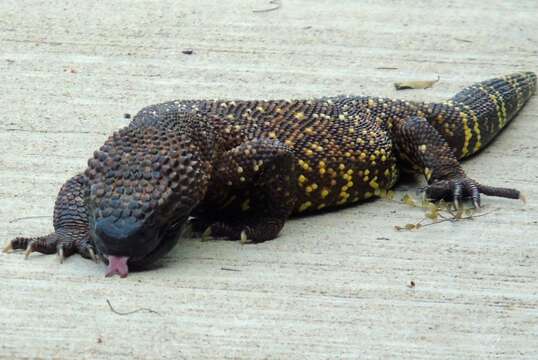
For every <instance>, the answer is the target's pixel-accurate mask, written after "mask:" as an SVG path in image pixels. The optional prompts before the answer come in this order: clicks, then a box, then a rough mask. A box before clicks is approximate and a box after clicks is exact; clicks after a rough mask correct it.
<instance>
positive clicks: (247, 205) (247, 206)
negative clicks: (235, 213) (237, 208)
mask: <svg viewBox="0 0 538 360" xmlns="http://www.w3.org/2000/svg"><path fill="white" fill-rule="evenodd" d="M248 209H250V199H246V200H245V201H243V203H242V204H241V210H243V211H247V210H248Z"/></svg>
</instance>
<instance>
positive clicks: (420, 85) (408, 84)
mask: <svg viewBox="0 0 538 360" xmlns="http://www.w3.org/2000/svg"><path fill="white" fill-rule="evenodd" d="M440 79H441V78H440V77H439V76H437V80H417V81H402V82H397V83H394V87H395V88H396V90H407V89H428V88H431V87H432V86H433V85H434V84H435V83H436V82H438V81H439V80H440Z"/></svg>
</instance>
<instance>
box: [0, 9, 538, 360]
mask: <svg viewBox="0 0 538 360" xmlns="http://www.w3.org/2000/svg"><path fill="white" fill-rule="evenodd" d="M473 3H476V4H474V5H473ZM478 3H479V2H469V1H463V0H455V1H425V0H423V1H420V0H419V1H413V2H407V1H351V0H347V1H344V0H343V1H328V0H327V1H321V0H319V1H315V0H312V1H306V0H302V1H301V0H282V7H281V8H280V9H278V10H275V11H271V12H253V10H259V9H266V8H270V7H272V6H273V5H272V4H270V3H269V2H268V1H239V0H232V1H220V2H218V1H208V0H197V1H192V0H184V1H149V0H148V1H144V0H139V1H126V0H123V1H106V0H97V1H74V0H72V1H58V0H41V1H30V0H24V1H22V0H21V1H15V0H3V1H1V2H0V108H1V109H2V116H1V118H0V154H1V155H0V200H1V204H0V240H1V241H2V242H3V241H7V240H8V239H10V238H13V237H15V236H21V235H41V234H45V233H47V232H49V231H50V230H51V228H52V220H51V214H52V208H53V203H54V199H55V196H56V193H57V191H58V189H59V187H60V186H61V184H62V183H63V182H64V181H65V180H66V179H67V178H69V177H70V176H71V175H73V174H75V173H77V172H78V171H81V170H82V169H83V168H84V166H85V163H86V160H87V158H88V157H89V156H90V155H91V154H92V152H93V150H94V149H96V148H97V147H98V146H99V145H100V144H102V143H103V142H104V140H105V139H106V138H107V136H108V135H109V134H111V133H112V132H113V131H114V130H115V129H118V128H120V127H122V126H124V125H126V124H127V120H125V119H123V114H124V113H133V114H134V113H135V112H136V111H137V110H139V109H140V108H141V107H143V106H145V105H148V104H152V103H156V102H161V101H165V100H170V99H175V98H282V97H310V96H323V95H336V94H342V93H352V94H368V95H382V96H391V97H402V98H406V99H417V100H419V99H420V100H440V99H444V98H447V97H449V96H451V95H453V94H454V93H456V92H457V91H458V90H459V89H461V88H462V87H464V86H466V85H469V84H471V83H473V82H475V81H479V80H484V79H487V78H490V77H493V76H496V75H502V74H506V73H510V72H513V71H517V70H531V71H535V72H536V71H538V3H537V2H536V1H535V0H527V1H525V0H517V1H516V0H513V1H501V0H494V1H488V2H480V3H479V4H478ZM187 49H192V50H193V53H192V54H191V55H188V54H184V53H183V51H184V50H187ZM437 75H439V76H440V78H441V80H440V82H438V83H437V84H436V85H435V86H434V87H433V88H432V89H428V90H410V91H402V92H397V91H395V90H394V88H393V86H392V83H393V82H395V81H401V80H416V79H426V80H427V79H435V78H436V77H437ZM537 132H538V98H537V97H535V98H533V99H532V100H531V101H530V103H529V105H528V106H527V107H526V108H525V109H524V111H523V112H522V113H521V114H520V116H518V118H517V119H516V121H515V122H514V123H512V124H511V125H510V126H509V127H508V128H507V129H506V130H505V131H504V133H503V134H502V135H501V136H500V137H499V138H498V139H497V140H496V141H495V142H494V144H493V145H492V146H491V147H489V148H487V149H486V150H485V151H483V152H482V153H481V154H480V156H478V157H475V158H473V159H471V160H469V161H467V162H465V165H464V166H465V169H466V170H467V171H468V173H469V174H470V175H471V176H473V177H475V178H477V179H478V180H481V181H483V182H487V183H489V184H492V185H498V186H502V185H505V186H512V187H516V188H519V189H521V190H523V191H524V192H525V193H526V194H527V196H528V203H527V204H526V205H524V204H522V203H521V202H518V201H509V200H504V199H495V198H485V199H484V204H485V205H486V207H485V209H484V210H483V212H488V211H491V213H489V214H487V215H485V216H482V217H479V218H476V219H474V220H472V221H471V220H467V221H459V222H456V223H452V222H444V223H440V224H436V225H435V226H428V227H424V228H422V229H420V230H418V231H413V232H397V231H396V230H395V229H394V225H402V224H406V223H413V222H417V221H418V220H420V219H421V218H422V217H423V211H422V210H421V209H416V208H411V207H409V206H406V205H404V204H402V203H400V202H398V201H388V200H380V201H375V202H372V203H368V204H364V205H361V206H356V207H351V208H348V209H345V210H342V211H339V212H336V213H329V214H324V215H319V216H313V217H303V218H298V219H294V220H292V221H290V222H289V223H288V224H287V225H286V227H285V228H284V230H283V231H282V234H281V236H280V237H279V238H277V239H276V240H274V241H270V242H266V243H263V244H259V245H247V246H242V245H241V244H239V243H237V242H226V241H224V242H215V241H211V242H201V241H200V240H199V239H184V240H183V241H182V242H181V243H180V245H179V246H177V247H176V248H175V249H174V251H173V252H172V253H171V254H170V255H168V256H167V257H166V258H165V259H164V261H162V266H161V267H159V268H157V269H155V270H152V271H147V272H143V273H136V274H134V273H133V274H131V275H130V276H129V277H128V278H127V279H119V278H117V277H116V278H104V276H103V275H104V269H103V265H102V264H101V265H96V264H94V263H91V262H89V261H87V260H84V259H82V258H80V257H78V256H77V257H72V258H69V259H68V260H67V261H65V262H64V263H63V264H59V262H58V261H57V259H56V258H55V257H53V256H42V255H38V254H34V255H32V256H31V258H30V259H29V260H28V261H24V259H23V256H22V255H21V254H20V253H12V254H2V255H0V303H1V304H2V306H1V307H0V358H5V359H34V358H47V359H48V358H53V359H73V358H77V359H82V358H87V359H97V358H107V359H156V358H166V359H177V358H185V359H214V358H228V359H303V358H312V359H342V358H349V359H458V360H461V359H536V358H537V357H538V261H537V257H538V216H537V214H538V212H537V210H538V202H537V200H536V199H538V185H537V183H538V160H537V155H538V145H537V136H538V135H537ZM420 184H421V183H420V182H416V183H405V184H403V185H400V186H399V187H398V191H397V195H396V198H395V199H396V200H399V199H400V198H401V197H402V195H403V194H404V193H410V194H412V195H413V194H414V190H413V189H414V188H415V187H416V186H418V185H420ZM28 217H30V218H28ZM231 270H233V271H231ZM411 281H413V282H414V284H415V286H414V287H410V282H411ZM107 300H109V301H110V303H111V304H112V305H113V307H114V309H115V310H117V311H119V312H129V311H133V310H136V309H140V308H148V309H151V310H153V311H154V312H150V311H147V310H142V311H139V312H136V313H132V314H129V315H118V314H116V313H114V312H113V311H112V310H111V309H110V308H109V306H108V304H107V302H106V301H107Z"/></svg>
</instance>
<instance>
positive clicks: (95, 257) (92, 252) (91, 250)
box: [88, 247, 99, 264]
mask: <svg viewBox="0 0 538 360" xmlns="http://www.w3.org/2000/svg"><path fill="white" fill-rule="evenodd" d="M88 254H90V258H91V259H92V260H93V262H95V263H96V264H99V258H98V257H97V256H96V255H95V251H93V249H92V248H91V247H89V248H88Z"/></svg>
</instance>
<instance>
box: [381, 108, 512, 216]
mask: <svg viewBox="0 0 538 360" xmlns="http://www.w3.org/2000/svg"><path fill="white" fill-rule="evenodd" d="M392 134H393V139H394V142H395V144H396V148H397V149H398V152H399V153H400V157H401V158H403V159H405V160H406V161H409V162H411V164H412V165H413V167H414V168H415V169H418V170H419V171H420V172H421V173H422V174H423V175H424V176H425V178H426V180H427V181H428V186H427V188H426V196H427V197H428V198H429V199H431V200H434V201H437V200H441V199H444V200H449V201H453V202H454V205H455V206H456V207H459V204H460V203H461V202H462V201H463V200H465V199H470V200H472V202H473V205H474V206H475V207H480V194H484V195H489V196H498V197H505V198H510V199H518V198H522V196H521V193H520V192H519V191H518V190H516V189H510V188H497V187H491V186H486V185H482V184H480V183H479V182H477V181H475V180H473V179H471V178H469V177H468V176H467V175H466V174H465V171H464V170H463V168H462V167H461V165H460V164H459V161H458V159H457V158H456V155H455V154H454V150H453V149H452V148H450V146H449V145H448V143H447V141H446V140H445V139H444V138H443V137H442V136H441V135H440V134H439V133H438V132H437V130H436V129H435V128H434V127H433V126H432V125H431V124H430V123H429V122H428V121H427V120H426V119H424V118H420V117H410V118H407V119H394V120H393V121H392Z"/></svg>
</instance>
